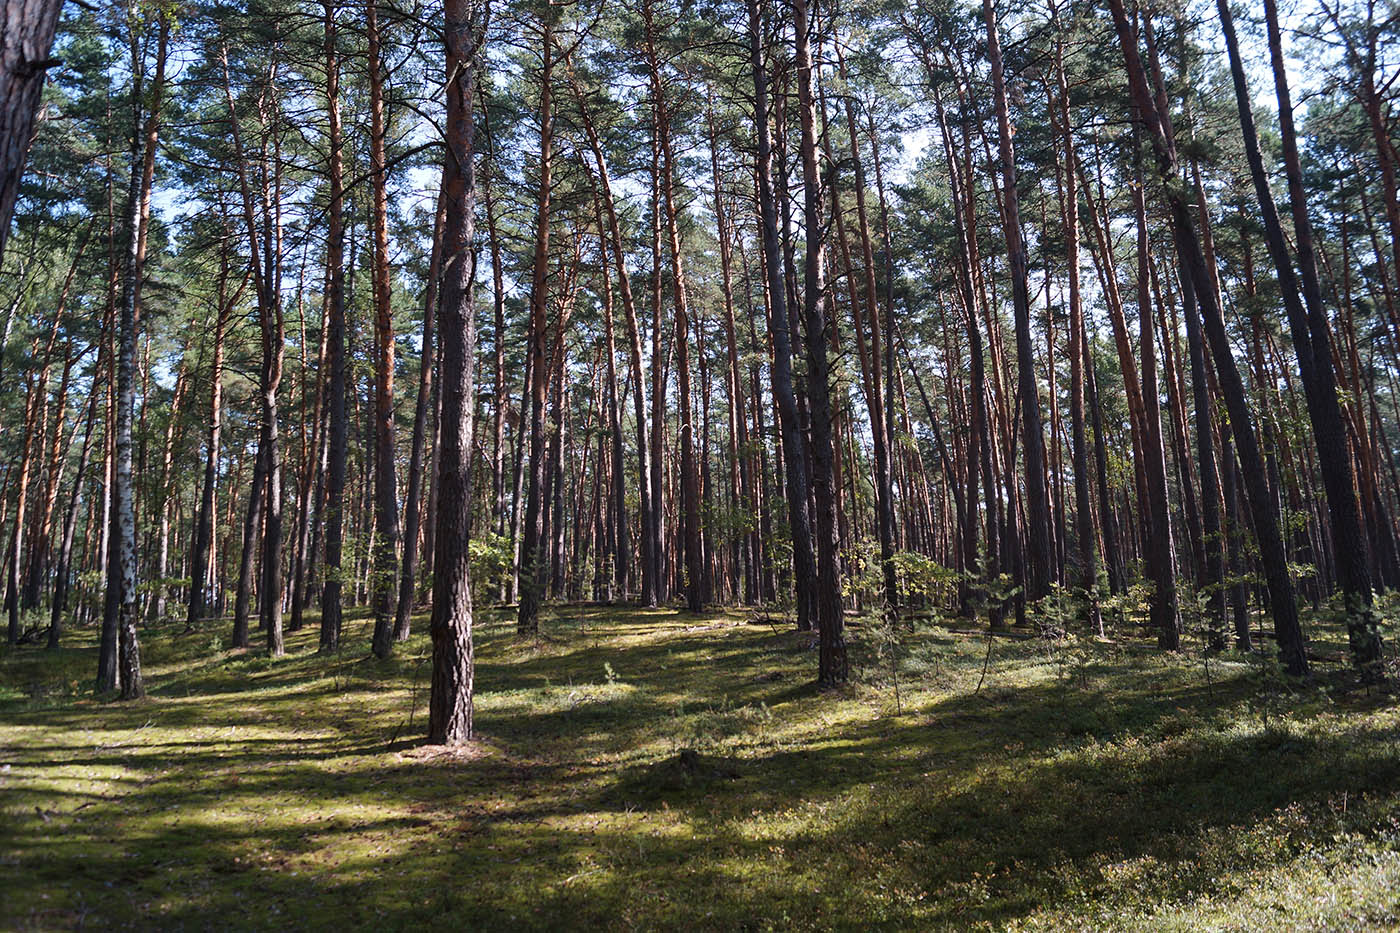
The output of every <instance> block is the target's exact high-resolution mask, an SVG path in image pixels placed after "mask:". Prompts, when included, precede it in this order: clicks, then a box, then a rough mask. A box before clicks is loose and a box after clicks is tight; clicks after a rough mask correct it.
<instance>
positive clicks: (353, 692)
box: [0, 606, 1400, 930]
mask: <svg viewBox="0 0 1400 933" xmlns="http://www.w3.org/2000/svg"><path fill="white" fill-rule="evenodd" d="M308 621H309V626H308V628H307V629H305V630H303V631H302V632H299V633H294V634H291V635H290V636H289V638H288V655H287V657H285V658H281V659H276V660H273V659H268V658H266V657H264V656H262V654H261V653H260V652H258V651H256V650H254V651H249V652H234V651H230V650H228V649H227V648H226V647H225V641H224V640H225V639H226V637H227V631H226V628H227V624H226V623H210V624H209V625H207V626H206V627H204V628H202V629H201V630H200V631H198V632H195V633H193V634H188V635H182V634H178V632H179V627H172V628H164V627H155V628H152V629H151V630H149V631H147V632H146V633H145V637H144V642H143V647H144V652H145V662H146V671H147V676H148V689H149V692H150V698H149V699H147V700H144V701H141V702H138V703H130V704H123V703H117V702H112V701H108V700H99V699H95V698H93V697H92V695H91V692H90V679H91V676H92V673H93V671H94V669H95V647H94V640H93V636H92V633H91V632H76V633H74V638H73V645H74V646H73V647H69V648H65V649H64V650H62V651H60V652H57V653H48V652H45V651H43V650H41V649H37V648H24V649H20V650H8V651H6V652H5V653H3V654H0V871H3V872H4V877H5V885H4V889H5V895H4V898H3V900H0V926H3V927H6V928H20V929H25V928H35V929H51V928H70V927H75V926H78V925H84V926H92V927H99V928H110V927H138V928H154V927H163V928H164V927H176V928H179V927H184V928H196V929H202V928H208V927H217V928H229V927H233V928H246V929H285V928H324V927H342V928H343V927H345V926H347V925H350V924H353V925H357V926H374V927H376V928H403V929H408V928H414V927H419V926H424V925H430V926H433V925H436V926H451V927H464V926H471V927H493V928H503V927H509V928H515V927H537V928H559V927H580V926H584V927H586V926H606V927H610V928H614V927H615V928H636V929H650V928H655V927H671V928H686V929H733V928H751V929H756V928H775V929H776V928H788V927H804V928H826V927H843V928H866V927H881V926H883V927H911V928H920V929H928V928H953V929H964V928H977V927H984V928H1016V929H1061V928H1066V927H1069V928H1084V929H1100V928H1120V929H1143V930H1147V929H1154V930H1155V929H1182V930H1188V929H1190V930H1195V929H1213V928H1226V929H1260V928H1268V927H1278V926H1288V927H1301V928H1310V927H1315V928H1321V929H1332V928H1368V927H1384V926H1388V925H1394V924H1396V923H1400V896H1397V895H1396V893H1395V892H1396V891H1397V890H1400V888H1397V885H1396V882H1397V880H1400V818H1398V817H1397V816H1396V814H1397V813H1400V806H1398V804H1400V714H1397V711H1396V708H1395V706H1394V704H1393V702H1392V700H1391V698H1390V696H1389V695H1387V694H1382V693H1378V692H1376V691H1369V692H1368V691H1366V690H1365V689H1363V688H1360V687H1357V686H1355V685H1354V684H1351V683H1348V682H1346V681H1345V679H1343V678H1340V677H1339V676H1338V675H1335V674H1332V673H1329V672H1326V671H1324V672H1323V676H1322V677H1320V678H1319V681H1318V684H1315V685H1311V686H1298V685H1293V684H1289V683H1288V682H1286V681H1284V680H1282V679H1281V678H1279V677H1277V676H1276V675H1275V674H1274V673H1272V672H1271V671H1270V669H1269V665H1267V664H1265V663H1262V662H1261V661H1259V660H1257V659H1245V658H1238V657H1234V656H1230V655H1223V656H1220V657H1218V658H1215V659H1212V660H1211V661H1210V662H1209V667H1207V665H1206V664H1205V663H1204V659H1203V658H1202V657H1201V656H1199V655H1193V654H1189V653H1188V654H1182V655H1174V656H1167V655H1162V654H1160V653H1158V652H1156V651H1155V650H1153V649H1152V648H1150V647H1149V644H1148V643H1147V641H1146V640H1144V639H1141V638H1139V637H1137V636H1135V635H1134V634H1133V633H1131V632H1128V633H1120V634H1119V635H1118V636H1117V637H1115V638H1114V639H1111V640H1106V641H1098V640H1090V639H1078V640H1076V639H1069V640H1065V641H1061V642H1053V643H1052V642H1045V641H1042V640H1039V639H1025V640H1012V639H995V640H993V641H992V643H991V645H990V648H991V654H990V657H989V656H988V647H989V643H988V640H987V639H986V638H984V637H981V636H978V635H976V634H973V635H967V634H961V633H959V632H957V631H950V630H949V629H948V628H945V627H940V626H932V625H922V626H921V627H920V628H919V629H918V630H917V631H914V632H912V633H903V634H900V635H899V637H898V644H897V645H896V646H895V648H896V649H897V650H895V651H893V653H891V652H890V651H889V650H888V649H889V648H890V646H889V645H877V644H874V643H873V641H874V635H873V633H874V631H875V630H874V628H873V627H871V626H860V627H857V628H855V629H854V630H853V635H852V641H853V645H852V648H853V662H854V668H855V670H856V671H857V674H858V676H857V678H856V680H855V682H854V683H853V684H852V685H851V686H850V687H848V688H846V689H844V690H842V691H838V692H829V693H822V692H818V691H816V690H815V689H814V688H813V686H812V683H811V681H812V676H813V673H814V671H815V666H816V651H815V647H814V643H813V639H812V637H811V636H810V635H804V634H800V633H796V632H790V631H776V630H774V629H773V628H770V627H768V626H755V625H748V624H745V619H744V618H743V617H742V616H740V615H737V614H729V613H725V612H710V613H706V614H704V615H700V616H691V615H687V614H684V613H678V612H675V611H673V610H669V609H661V610H631V609H622V608H617V609H610V608H604V607H596V606H586V607H575V606H555V607H548V608H547V610H546V613H545V616H544V619H543V620H542V621H543V625H542V634H541V636H540V637H539V638H536V639H530V640H526V641H521V640H518V639H517V638H515V636H514V618H513V616H511V615H510V614H509V613H507V612H505V611H500V610H491V609H487V610H483V611H482V612H480V613H479V617H478V630H477V645H478V671H477V686H478V690H479V693H478V696H477V724H478V727H479V729H480V732H481V741H480V742H479V743H478V745H477V746H476V747H474V748H473V749H472V751H471V753H470V754H467V755H461V756H436V755H431V754H424V753H422V752H421V751H420V750H419V749H417V748H416V747H415V743H416V742H417V741H418V740H419V738H420V737H421V735H422V734H423V732H424V730H425V728H426V704H427V689H428V674H429V660H428V653H429V645H428V642H427V639H426V637H425V635H424V634H423V633H422V622H421V620H420V621H419V622H418V626H419V629H418V632H416V633H415V635H414V636H413V637H412V638H411V639H410V640H409V641H408V642H407V643H405V644H403V645H400V646H398V647H397V650H396V653H395V656H394V658H393V659H391V660H389V661H387V662H379V661H375V660H372V659H371V658H369V657H368V651H367V647H368V640H369V622H368V620H366V619H364V618H363V617H362V616H359V617H356V618H355V619H352V620H351V621H350V622H349V623H348V624H347V627H346V633H345V647H344V648H343V649H342V650H341V651H339V652H337V653H333V654H330V655H320V654H317V653H316V644H317V634H316V630H315V629H316V620H315V619H314V617H313V618H311V619H309V620H308ZM1343 637H1344V636H1341V635H1340V634H1339V633H1338V632H1334V631H1330V630H1329V631H1326V632H1324V633H1323V634H1322V635H1320V636H1319V641H1323V640H1324V639H1325V640H1326V644H1327V645H1328V646H1330V647H1328V649H1327V650H1331V651H1334V652H1336V653H1337V656H1341V654H1340V649H1339V648H1337V647H1336V646H1337V645H1338V644H1339V641H1338V640H1339V639H1341V638H1343ZM865 639H870V640H871V642H872V643H867V642H866V641H865ZM1392 640H1393V639H1392ZM984 672H985V675H984ZM896 683H898V686H899V696H898V700H896V697H895V689H894V688H895V684H896ZM1323 684H1325V685H1327V686H1325V687H1324V686H1322V685H1323ZM683 750H685V751H686V752H687V754H686V755H685V756H682V755H681V754H680V753H681V752H682V751H683ZM691 752H693V753H694V754H693V755H692V754H690V753H691Z"/></svg>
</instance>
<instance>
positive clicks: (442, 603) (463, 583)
mask: <svg viewBox="0 0 1400 933" xmlns="http://www.w3.org/2000/svg"><path fill="white" fill-rule="evenodd" d="M445 14H446V28H445V30H444V37H445V43H446V46H447V123H446V127H445V132H444V134H443V135H444V140H445V142H446V145H447V155H446V157H445V158H444V159H443V171H442V177H443V183H442V189H443V202H444V220H443V241H442V258H443V263H442V268H443V277H442V309H441V313H440V315H439V317H438V335H439V338H440V340H439V343H440V345H441V347H442V371H441V375H442V381H441V388H440V389H439V391H440V392H441V395H442V438H441V445H440V460H439V469H440V470H441V474H440V476H439V480H438V482H439V487H438V514H437V524H438V534H437V542H436V544H437V556H436V558H435V559H434V562H433V566H434V568H435V573H434V576H433V616H432V623H431V625H430V633H431V635H432V641H433V676H432V689H431V696H430V698H429V703H428V741H429V742H431V743H434V744H440V745H462V744H465V743H466V742H468V741H470V740H471V738H472V679H473V673H474V671H473V656H472V594H471V557H470V552H469V549H468V534H469V527H470V522H471V491H472V490H471V451H472V428H473V420H472V416H473V414H474V412H473V397H474V394H475V393H474V383H473V370H474V366H475V356H476V318H475V309H474V307H473V305H472V273H473V265H474V263H473V259H472V245H473V244H472V240H473V226H474V224H473V219H474V214H475V212H476V174H475V165H474V162H473V158H474V154H473V152H472V145H473V125H472V106H473V97H472V95H473V93H474V91H475V87H476V81H475V80H474V72H475V70H476V60H477V55H478V54H479V51H480V47H481V43H482V38H483V31H482V27H483V24H482V23H480V22H479V21H478V19H477V17H478V15H479V13H478V11H477V9H476V8H475V6H474V4H473V2H472V0H446V9H445Z"/></svg>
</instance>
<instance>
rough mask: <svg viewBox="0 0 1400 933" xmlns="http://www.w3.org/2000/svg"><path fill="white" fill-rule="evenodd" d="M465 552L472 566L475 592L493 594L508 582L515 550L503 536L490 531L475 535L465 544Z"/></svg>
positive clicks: (513, 563) (513, 562)
mask: <svg viewBox="0 0 1400 933" xmlns="http://www.w3.org/2000/svg"><path fill="white" fill-rule="evenodd" d="M467 550H468V553H469V556H470V558H471V564H472V586H473V588H474V589H475V590H476V591H477V592H482V593H489V592H495V591H496V588H497V587H499V586H501V585H503V584H505V583H506V582H508V581H509V580H510V575H511V572H512V568H513V567H514V565H515V549H514V548H513V547H512V546H511V543H510V539H509V538H507V537H506V536H505V535H498V534H496V533H494V532H490V531H488V532H483V533H480V534H477V535H476V536H474V537H473V538H472V539H471V541H470V542H469V543H468V544H467ZM523 582H524V581H522V583H523Z"/></svg>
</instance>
